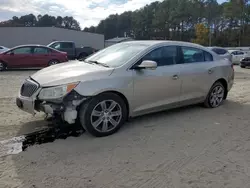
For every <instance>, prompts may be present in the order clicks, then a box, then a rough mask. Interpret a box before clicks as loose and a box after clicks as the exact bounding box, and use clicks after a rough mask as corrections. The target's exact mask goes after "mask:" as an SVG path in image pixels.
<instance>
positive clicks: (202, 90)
mask: <svg viewBox="0 0 250 188" xmlns="http://www.w3.org/2000/svg"><path fill="white" fill-rule="evenodd" d="M180 50H181V52H182V54H183V59H182V61H181V65H182V66H181V71H180V79H181V81H182V84H181V95H180V101H181V102H182V103H187V104H189V103H190V104H192V103H194V102H195V101H200V100H203V99H204V97H206V95H207V92H208V91H209V89H210V87H211V85H212V84H213V79H212V78H211V77H212V75H213V71H214V69H213V67H214V66H215V64H214V62H213V56H212V55H211V54H210V53H209V52H206V51H203V50H201V49H198V48H193V47H186V46H182V47H180Z"/></svg>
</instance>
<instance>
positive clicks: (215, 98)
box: [209, 85, 225, 108]
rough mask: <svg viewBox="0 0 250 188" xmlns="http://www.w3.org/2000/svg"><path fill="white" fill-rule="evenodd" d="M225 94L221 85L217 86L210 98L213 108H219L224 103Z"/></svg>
mask: <svg viewBox="0 0 250 188" xmlns="http://www.w3.org/2000/svg"><path fill="white" fill-rule="evenodd" d="M224 93H225V90H224V87H223V86H221V85H217V86H215V87H214V88H213V90H212V92H211V94H210V97H209V101H210V104H211V106H212V107H213V108H215V107H218V106H219V105H220V104H221V102H222V101H223V97H224Z"/></svg>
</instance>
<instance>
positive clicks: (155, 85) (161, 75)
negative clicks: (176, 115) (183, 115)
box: [133, 46, 181, 115]
mask: <svg viewBox="0 0 250 188" xmlns="http://www.w3.org/2000/svg"><path fill="white" fill-rule="evenodd" d="M178 59H179V56H178V50H177V47H176V46H163V47H160V48H157V49H154V50H153V51H151V52H149V53H148V54H147V55H145V56H144V57H143V58H142V59H141V60H140V61H139V62H138V63H137V64H140V63H141V62H142V61H143V60H152V61H155V62H156V63H157V68H156V69H155V70H149V69H143V70H133V79H134V102H133V114H135V115H139V114H144V113H147V112H152V111H158V110H162V109H166V108H168V107H169V108H171V107H173V106H175V105H176V104H177V103H178V102H179V97H180V86H181V81H180V79H179V74H180V68H179V67H180V65H179V64H177V61H178Z"/></svg>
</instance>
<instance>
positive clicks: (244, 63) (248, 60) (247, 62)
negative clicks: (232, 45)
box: [240, 57, 250, 68]
mask: <svg viewBox="0 0 250 188" xmlns="http://www.w3.org/2000/svg"><path fill="white" fill-rule="evenodd" d="M240 67H241V68H246V67H250V57H244V58H242V59H241V60H240Z"/></svg>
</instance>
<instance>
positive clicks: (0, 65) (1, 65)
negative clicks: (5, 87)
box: [0, 62, 6, 71]
mask: <svg viewBox="0 0 250 188" xmlns="http://www.w3.org/2000/svg"><path fill="white" fill-rule="evenodd" d="M5 69H6V66H5V64H4V63H3V62H0V71H4V70H5Z"/></svg>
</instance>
